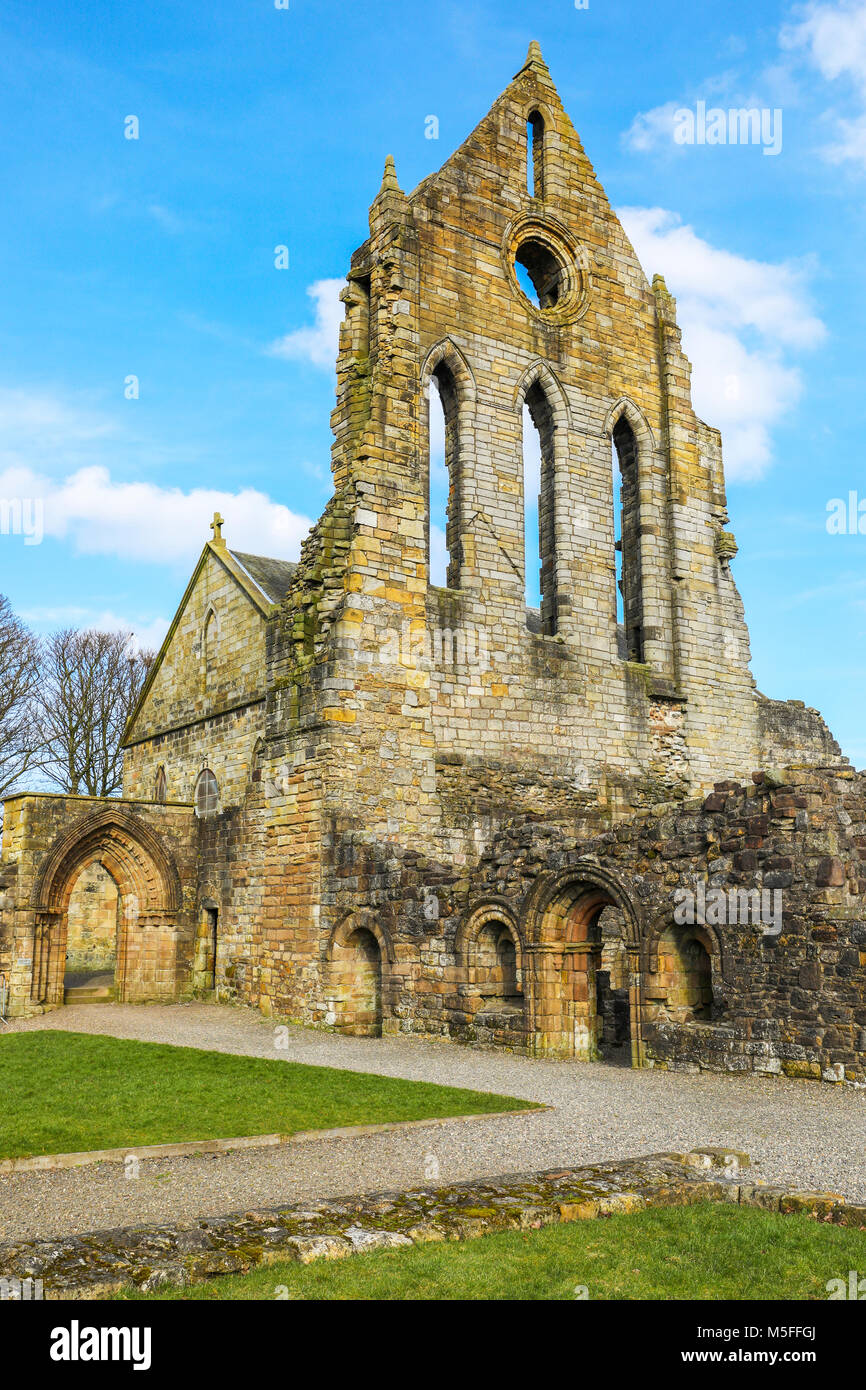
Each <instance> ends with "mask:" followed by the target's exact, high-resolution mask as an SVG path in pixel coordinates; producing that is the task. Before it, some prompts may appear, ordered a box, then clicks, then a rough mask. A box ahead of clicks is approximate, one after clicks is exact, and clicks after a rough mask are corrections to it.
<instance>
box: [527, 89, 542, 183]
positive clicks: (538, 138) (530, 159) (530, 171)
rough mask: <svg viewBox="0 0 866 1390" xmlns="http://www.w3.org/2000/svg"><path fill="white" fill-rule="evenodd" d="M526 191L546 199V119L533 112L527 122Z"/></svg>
mask: <svg viewBox="0 0 866 1390" xmlns="http://www.w3.org/2000/svg"><path fill="white" fill-rule="evenodd" d="M526 191H527V193H528V194H529V196H530V198H543V197H544V117H543V116H542V115H541V113H540V112H538V111H531V112H530V113H529V116H528V117H527V121H526Z"/></svg>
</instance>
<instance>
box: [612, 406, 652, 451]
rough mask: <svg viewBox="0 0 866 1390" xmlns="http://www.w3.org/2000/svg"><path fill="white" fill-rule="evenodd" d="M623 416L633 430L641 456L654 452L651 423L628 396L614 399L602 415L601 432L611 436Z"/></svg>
mask: <svg viewBox="0 0 866 1390" xmlns="http://www.w3.org/2000/svg"><path fill="white" fill-rule="evenodd" d="M623 417H625V419H626V420H627V421H628V423H629V424H630V425H631V427H632V430H633V431H634V437H635V439H636V440H637V446H638V450H639V452H640V454H641V456H642V457H644V456H646V455H648V454H654V453H655V451H656V441H655V435H654V434H653V430H652V425H651V424H650V422H649V420H648V419H647V417H646V415H645V414H644V412H643V411H642V410H641V408H640V406H638V405H636V404H635V402H634V401H633V400H631V398H630V397H629V396H620V397H619V400H616V401H614V403H613V405H612V406H611V407H610V409H609V410H608V412H607V414H606V415H605V417H604V424H603V425H602V434H606V435H610V436H611V438H612V437H613V432H614V430H615V429H616V426H617V424H618V423H619V421H620V420H621V419H622V418H623Z"/></svg>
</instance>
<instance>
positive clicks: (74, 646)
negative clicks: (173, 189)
mask: <svg viewBox="0 0 866 1390" xmlns="http://www.w3.org/2000/svg"><path fill="white" fill-rule="evenodd" d="M130 637H131V634H130V633H128V632H126V633H124V632H98V631H96V630H95V629H92V628H91V629H88V630H85V631H81V632H79V631H76V630H75V629H74V628H66V629H64V630H63V631H61V632H55V633H54V634H53V636H51V637H49V638H48V640H47V641H46V643H45V648H44V655H43V663H42V683H41V689H40V693H39V712H38V718H39V727H40V732H41V738H42V743H43V745H44V748H45V764H44V768H45V776H46V777H47V778H48V779H49V781H50V782H52V783H53V784H54V786H56V787H59V788H60V789H61V790H62V791H66V792H75V793H77V794H80V795H84V796H115V795H116V794H117V793H118V792H119V791H120V789H121V783H122V779H123V752H122V750H121V747H120V740H121V737H122V736H123V730H124V726H125V725H126V721H127V720H128V718H129V716H130V714H131V713H132V711H133V709H134V708H135V704H136V701H137V700H138V697H139V695H140V694H141V688H142V685H143V684H144V681H145V679H146V677H147V672H148V669H149V667H150V664H151V662H152V661H153V653H152V652H136V651H134V650H133V649H132V647H131V645H130Z"/></svg>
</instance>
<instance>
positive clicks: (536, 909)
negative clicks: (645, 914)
mask: <svg viewBox="0 0 866 1390" xmlns="http://www.w3.org/2000/svg"><path fill="white" fill-rule="evenodd" d="M610 904H612V905H613V906H614V907H617V908H619V910H620V911H621V912H622V914H623V922H624V925H625V944H626V946H627V947H628V948H629V949H630V950H633V951H636V950H638V949H639V948H640V942H641V935H642V930H641V915H640V912H639V909H638V907H637V906H636V904H635V902H634V901H633V898H632V895H631V894H630V893H629V892H628V890H627V889H626V887H625V885H624V884H623V883H621V882H620V880H619V879H618V878H617V876H616V875H615V874H613V873H611V871H610V869H608V868H607V867H606V866H604V865H602V864H599V863H598V861H597V860H595V859H579V860H577V861H576V863H574V864H573V865H571V866H570V867H569V868H567V869H562V870H560V871H559V872H558V873H547V874H542V875H541V877H540V878H539V879H538V881H537V882H536V884H535V885H534V887H533V888H532V889H531V890H530V892H529V893H528V894H527V896H526V898H525V899H524V902H523V906H522V908H521V912H520V921H521V923H522V926H523V931H524V934H525V937H526V940H527V942H529V943H539V944H540V943H543V942H544V941H545V939H546V938H548V937H549V933H550V928H551V927H552V926H553V925H554V921H558V922H559V923H560V924H561V925H562V927H563V931H562V934H561V937H560V936H557V938H556V939H561V940H562V941H567V940H568V939H569V932H571V931H572V930H573V929H574V927H575V926H577V927H582V926H583V925H585V924H586V922H587V920H588V916H589V915H591V914H593V913H595V912H596V911H597V910H598V909H599V908H600V907H602V906H604V905H610ZM552 910H553V911H554V914H555V916H554V917H551V915H550V914H551V911H552ZM576 910H578V911H577V918H576V921H575V922H574V923H573V924H569V920H568V919H569V916H570V915H571V914H572V913H574V912H575V911H576Z"/></svg>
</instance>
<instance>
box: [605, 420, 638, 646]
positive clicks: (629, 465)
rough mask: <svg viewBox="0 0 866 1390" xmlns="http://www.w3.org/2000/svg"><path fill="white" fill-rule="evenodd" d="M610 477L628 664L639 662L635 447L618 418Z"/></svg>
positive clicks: (619, 620) (619, 612) (622, 640)
mask: <svg viewBox="0 0 866 1390" xmlns="http://www.w3.org/2000/svg"><path fill="white" fill-rule="evenodd" d="M613 475H614V476H613V485H614V518H615V529H616V581H617V583H616V589H617V626H618V628H619V629H620V652H621V654H622V655H623V656H624V657H625V658H626V659H627V660H628V661H643V660H644V632H643V592H642V586H641V554H640V488H639V480H638V447H637V440H636V439H635V436H634V431H633V429H632V427H631V425H630V424H629V423H628V420H626V418H625V417H624V416H620V418H619V420H618V421H617V423H616V425H615V427H614V431H613Z"/></svg>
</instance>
